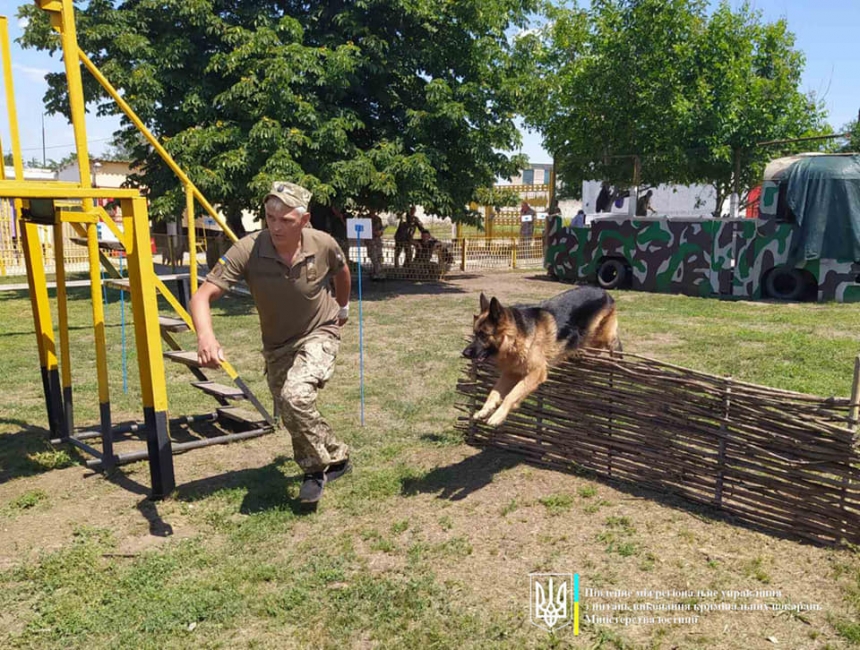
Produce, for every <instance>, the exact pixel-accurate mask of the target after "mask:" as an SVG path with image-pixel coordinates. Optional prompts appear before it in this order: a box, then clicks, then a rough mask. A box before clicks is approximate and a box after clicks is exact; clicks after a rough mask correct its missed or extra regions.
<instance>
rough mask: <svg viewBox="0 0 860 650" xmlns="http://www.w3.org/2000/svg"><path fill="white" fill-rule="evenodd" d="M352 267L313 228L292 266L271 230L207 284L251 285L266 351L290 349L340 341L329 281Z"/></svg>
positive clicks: (237, 247)
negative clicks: (329, 337)
mask: <svg viewBox="0 0 860 650" xmlns="http://www.w3.org/2000/svg"><path fill="white" fill-rule="evenodd" d="M345 263H346V262H345V261H344V257H343V251H342V250H341V248H340V246H339V245H338V243H337V242H336V241H335V240H334V239H332V237H331V236H330V235H327V234H326V233H324V232H321V231H319V230H314V229H313V228H305V229H304V230H302V241H301V246H300V247H299V250H298V251H296V254H295V256H294V257H293V263H292V266H287V264H286V262H284V260H283V259H282V258H281V257H280V256H279V255H278V253H277V252H276V251H275V246H274V244H273V243H272V238H271V237H270V235H269V231H268V230H260V231H259V232H255V233H252V234H250V235H248V236H247V237H243V238H242V239H240V240H239V241H238V242H236V243H235V244H234V245H233V247H232V248H230V250H228V251H227V253H226V254H225V255H224V256H223V257H221V259H219V260H218V264H216V265H215V268H214V269H212V270H211V271H210V272H209V275H207V276H206V281H207V282H211V283H213V284H215V285H217V286H218V287H220V288H222V289H225V290H227V289H229V288H230V287H231V286H232V285H233V284H235V283H236V282H238V281H240V280H245V282H247V283H248V288H249V289H250V290H251V295H252V296H253V297H254V303H255V304H256V305H257V312H258V313H259V315H260V329H261V331H262V334H263V348H264V349H266V350H272V349H275V348H279V347H281V346H283V345H289V344H290V343H292V342H294V341H295V340H297V339H300V338H302V337H304V336H307V335H308V334H310V333H311V332H314V331H317V330H320V331H326V332H329V333H331V334H333V335H334V336H338V337H339V336H340V328H339V327H338V325H337V314H338V311H339V310H340V306H339V305H338V304H337V301H336V300H335V299H334V296H333V295H332V294H331V292H330V291H329V283H328V279H329V276H331V275H333V274H335V273H337V272H338V271H340V270H341V269H342V268H343V267H344V264H345Z"/></svg>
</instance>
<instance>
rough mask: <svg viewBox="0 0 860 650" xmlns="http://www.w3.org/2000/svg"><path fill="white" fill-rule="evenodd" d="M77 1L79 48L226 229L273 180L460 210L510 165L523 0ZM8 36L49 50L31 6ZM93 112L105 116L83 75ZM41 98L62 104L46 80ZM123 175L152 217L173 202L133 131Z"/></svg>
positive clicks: (63, 93) (458, 213)
mask: <svg viewBox="0 0 860 650" xmlns="http://www.w3.org/2000/svg"><path fill="white" fill-rule="evenodd" d="M114 5H115V3H114V2H113V1H112V0H91V1H90V2H88V3H87V4H86V5H85V6H84V7H82V8H79V10H78V11H77V24H78V37H79V41H80V46H81V48H82V49H83V51H84V52H86V53H87V54H88V56H90V58H91V59H92V60H93V61H94V62H95V63H96V65H98V66H99V67H100V69H101V70H102V71H103V72H104V73H105V75H106V76H107V77H108V78H109V79H111V80H112V83H114V85H116V86H117V87H119V88H121V89H122V90H123V93H124V97H125V98H126V99H127V101H128V102H129V103H130V104H131V105H132V106H133V107H134V109H135V111H136V112H137V113H138V115H139V116H140V117H141V119H142V120H143V121H144V122H145V123H146V124H147V126H148V127H149V128H150V129H151V130H152V131H153V132H154V133H155V134H157V136H158V137H159V138H160V140H161V142H162V143H163V144H164V145H165V146H166V148H167V149H168V151H170V153H171V154H172V155H173V156H174V157H175V158H176V159H177V161H178V162H179V163H180V165H181V166H182V167H183V168H184V169H185V170H186V171H187V172H188V173H189V175H190V177H191V178H192V180H194V182H195V183H196V184H197V185H198V186H199V187H200V188H201V190H203V192H204V193H205V194H206V195H207V196H208V197H209V198H210V200H212V201H214V202H217V203H220V204H221V205H222V206H223V209H224V211H225V213H226V214H227V216H228V218H229V219H230V220H231V223H236V221H237V219H238V217H239V214H240V211H241V209H243V208H258V207H259V201H260V199H261V198H262V196H263V195H264V194H265V192H266V191H267V189H268V188H269V187H270V183H271V182H272V181H273V180H274V179H287V180H293V181H297V182H300V183H302V184H304V185H306V186H307V187H309V188H310V189H312V190H313V192H314V195H315V200H317V201H319V202H321V203H322V204H331V205H337V206H344V205H347V204H348V203H349V202H356V203H358V204H360V205H364V206H367V207H373V208H388V209H393V210H403V209H406V208H407V207H408V206H409V205H410V204H421V205H423V206H424V207H425V208H426V209H427V210H428V211H429V212H431V213H437V214H439V215H442V216H451V217H453V218H454V219H455V220H456V219H467V218H468V217H469V214H468V208H467V207H466V206H467V205H468V203H469V202H470V201H471V200H473V199H474V197H475V194H476V191H477V190H478V188H481V187H488V186H491V185H492V184H493V182H494V181H495V179H496V178H497V177H499V176H502V177H507V176H511V175H512V174H514V173H515V172H516V171H517V169H518V168H519V167H520V166H521V165H522V164H523V161H522V160H520V159H518V158H516V157H510V156H508V155H505V154H503V153H499V152H500V151H510V150H512V149H514V148H516V146H517V145H518V144H519V138H520V136H519V132H518V130H517V129H516V127H515V125H514V122H513V117H514V114H515V112H516V108H517V101H518V95H519V89H518V88H517V87H516V85H515V84H512V83H510V80H511V78H512V76H513V71H514V69H515V68H521V67H522V66H523V65H524V64H523V63H522V62H521V61H519V60H516V59H514V58H513V57H512V51H511V50H512V47H511V44H510V39H509V38H508V33H509V31H510V30H511V29H512V28H514V27H522V26H525V25H526V23H527V21H528V18H529V16H530V15H531V14H532V12H534V11H535V9H536V7H537V0H458V1H457V2H450V1H448V0H362V1H361V2H344V1H343V0H334V1H325V2H320V1H317V2H314V1H311V2H298V1H297V0H286V1H282V2H271V1H265V0H241V2H239V1H238V0H196V1H194V2H188V1H187V0H167V1H166V2H165V1H164V0H127V1H126V2H121V3H119V4H118V5H117V6H114ZM19 15H20V16H24V17H28V18H29V19H30V22H29V26H28V27H27V29H26V31H25V33H24V35H23V36H22V38H21V42H22V44H23V45H24V46H25V47H36V48H40V49H47V50H49V51H51V52H56V51H57V48H58V47H59V42H58V40H57V38H56V36H55V35H53V34H52V33H51V31H50V30H49V28H48V24H47V20H46V16H44V15H41V14H40V12H39V10H38V9H37V8H36V7H35V6H34V5H32V4H31V5H24V6H23V7H22V8H21V9H20V13H19ZM84 80H85V92H86V95H87V98H88V101H89V102H95V103H96V104H97V106H98V108H97V110H98V111H99V112H100V113H102V114H108V113H117V109H116V108H115V107H114V106H113V105H112V104H111V103H109V102H106V101H105V95H104V93H103V92H102V91H101V89H100V88H99V87H97V85H96V84H95V82H94V81H93V80H92V79H90V78H89V75H88V74H87V73H86V72H85V73H84ZM48 83H49V90H48V92H47V95H46V97H45V101H46V103H47V106H48V108H49V109H50V110H51V111H53V112H64V113H66V114H68V97H67V89H66V85H65V79H64V75H63V74H51V75H49V76H48ZM124 125H125V126H124V128H123V129H122V131H121V132H120V133H119V138H120V139H121V141H122V142H123V143H124V144H125V146H127V147H128V148H130V149H131V150H132V151H133V152H134V154H135V161H136V162H137V163H139V170H140V171H139V174H138V176H137V178H136V179H135V180H136V181H137V182H140V183H142V184H145V185H146V186H147V187H149V188H150V191H151V196H152V197H153V201H152V210H153V212H154V213H155V214H156V215H158V216H167V215H175V214H178V212H179V211H180V210H181V209H182V206H183V194H182V188H180V187H179V186H178V184H177V183H176V181H175V180H174V179H173V177H172V174H170V173H169V171H167V169H166V167H165V166H164V165H163V164H161V163H160V162H159V161H158V159H157V158H156V156H155V154H154V153H153V152H152V151H150V150H149V149H148V148H147V147H144V146H142V145H141V144H140V143H139V142H136V141H134V134H133V131H132V128H131V127H130V126H129V125H128V124H127V123H125V122H124Z"/></svg>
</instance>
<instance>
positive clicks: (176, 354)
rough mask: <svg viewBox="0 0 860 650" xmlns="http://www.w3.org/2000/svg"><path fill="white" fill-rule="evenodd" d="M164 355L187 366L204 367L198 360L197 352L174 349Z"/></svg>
mask: <svg viewBox="0 0 860 650" xmlns="http://www.w3.org/2000/svg"><path fill="white" fill-rule="evenodd" d="M164 356H165V358H167V359H170V360H171V361H175V362H176V363H182V364H184V365H186V366H190V367H191V368H202V367H203V366H201V365H200V362H199V361H197V353H196V352H190V351H188V350H174V351H172V352H165V353H164Z"/></svg>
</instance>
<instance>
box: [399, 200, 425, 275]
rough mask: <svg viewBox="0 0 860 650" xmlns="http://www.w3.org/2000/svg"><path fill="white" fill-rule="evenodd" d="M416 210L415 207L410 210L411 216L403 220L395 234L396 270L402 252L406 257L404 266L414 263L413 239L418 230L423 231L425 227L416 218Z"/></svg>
mask: <svg viewBox="0 0 860 650" xmlns="http://www.w3.org/2000/svg"><path fill="white" fill-rule="evenodd" d="M415 211H416V208H415V206H414V205H413V206H412V207H411V208H409V214H408V215H406V219H402V220H401V221H400V224H399V225H398V226H397V230H396V231H395V232H394V268H397V267H399V266H400V251H403V253H404V255H405V257H404V259H403V266H404V267H405V266H409V265H410V264H411V263H412V238H413V237H415V231H416V230H417V229H423V227H424V226H423V225H422V224H421V222H420V221H419V220H418V217H416V216H415Z"/></svg>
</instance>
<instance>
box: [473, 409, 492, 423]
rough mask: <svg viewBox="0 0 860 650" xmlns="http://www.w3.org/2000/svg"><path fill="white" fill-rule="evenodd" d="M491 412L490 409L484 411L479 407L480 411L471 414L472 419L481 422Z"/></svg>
mask: <svg viewBox="0 0 860 650" xmlns="http://www.w3.org/2000/svg"><path fill="white" fill-rule="evenodd" d="M491 412H492V411H485V410H484V409H481V410H480V411H478V412H477V413H474V414H473V415H472V419H473V420H477V421H478V422H483V421H484V420H486V419H487V418H488V417H490V413H491Z"/></svg>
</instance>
